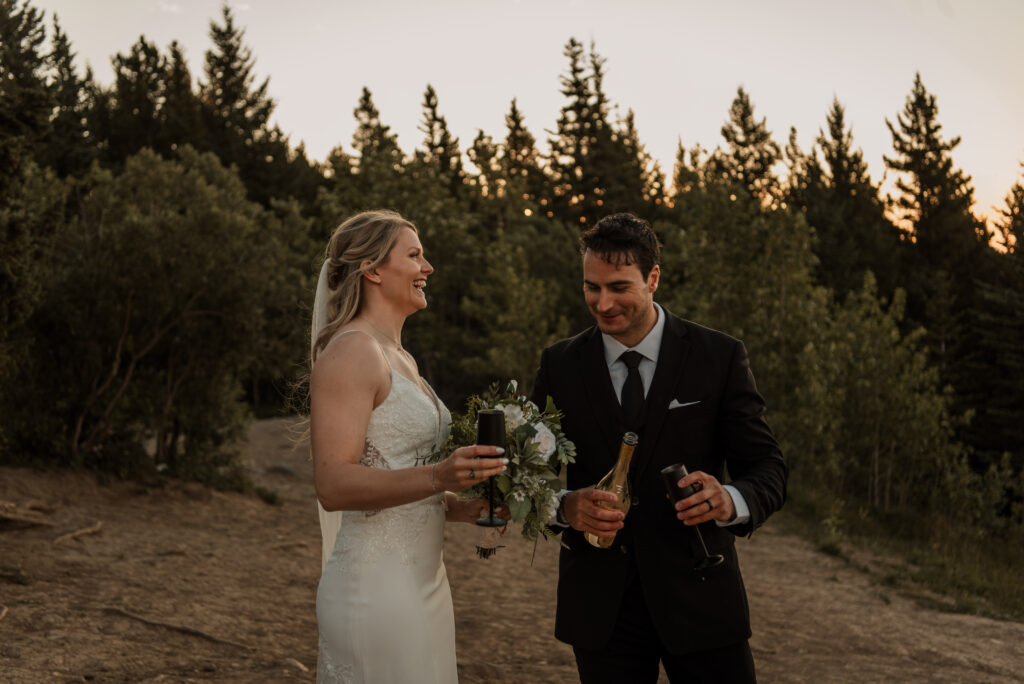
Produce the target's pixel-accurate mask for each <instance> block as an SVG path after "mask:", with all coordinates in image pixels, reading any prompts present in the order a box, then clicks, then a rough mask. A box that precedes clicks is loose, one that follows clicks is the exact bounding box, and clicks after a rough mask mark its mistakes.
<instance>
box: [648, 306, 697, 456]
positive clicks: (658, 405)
mask: <svg viewBox="0 0 1024 684" xmlns="http://www.w3.org/2000/svg"><path fill="white" fill-rule="evenodd" d="M662 310H663V311H664V307H662ZM689 352H690V342H689V340H687V339H686V326H685V325H683V322H682V321H681V320H680V319H678V318H676V317H675V316H673V315H671V314H670V313H668V312H667V311H666V312H665V330H664V333H662V337H661V349H660V350H659V351H658V367H657V369H656V370H655V371H654V380H652V381H651V389H650V391H648V392H647V423H646V426H645V428H644V432H643V436H642V437H641V439H640V449H639V452H640V453H639V455H638V461H637V464H636V466H635V467H636V472H637V474H638V475H639V474H640V473H641V472H642V469H643V468H645V467H646V466H647V464H648V463H649V462H650V460H651V456H652V455H653V454H654V447H655V445H657V443H658V436H659V434H661V429H662V428H663V427H664V425H665V419H666V418H667V417H668V405H669V402H670V401H672V398H673V397H674V396H675V389H676V385H677V384H678V380H679V375H680V373H681V372H682V369H683V365H684V364H685V363H686V357H687V355H688V354H689Z"/></svg>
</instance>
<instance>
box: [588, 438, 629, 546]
mask: <svg viewBox="0 0 1024 684" xmlns="http://www.w3.org/2000/svg"><path fill="white" fill-rule="evenodd" d="M638 441H639V439H638V438H637V436H636V433H634V432H627V433H626V434H624V435H622V445H621V446H620V447H619V460H618V461H616V462H615V467H613V468H612V469H611V470H609V471H608V474H607V475H605V476H604V477H602V478H601V481H600V482H598V483H597V485H596V486H595V487H594V489H601V490H603V491H606V492H611V493H612V494H614V495H615V496H616V497H618V500H617V501H616V502H615V503H609V502H607V501H598V502H597V505H598V506H602V507H604V508H609V509H612V510H615V511H622V514H623V516H625V515H627V514H628V513H629V506H630V495H629V463H630V461H632V460H633V450H634V449H636V444H637V442H638ZM585 536H586V538H587V541H588V542H590V543H591V545H593V546H596V547H597V548H599V549H607V548H608V547H610V546H611V545H612V543H613V542H614V541H615V537H598V536H597V535H595V534H591V533H590V532H587V533H586V535H585Z"/></svg>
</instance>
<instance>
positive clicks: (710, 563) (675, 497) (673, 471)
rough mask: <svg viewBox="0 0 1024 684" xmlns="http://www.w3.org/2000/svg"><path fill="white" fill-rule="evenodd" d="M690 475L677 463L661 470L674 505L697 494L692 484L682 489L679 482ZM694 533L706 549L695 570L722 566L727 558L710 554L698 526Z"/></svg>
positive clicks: (695, 527) (717, 554) (718, 554)
mask: <svg viewBox="0 0 1024 684" xmlns="http://www.w3.org/2000/svg"><path fill="white" fill-rule="evenodd" d="M688 474H689V471H688V470H686V466H684V465H683V464H682V463H676V464H675V465H670V466H668V467H667V468H662V469H661V476H662V477H663V478H664V479H665V489H666V490H668V498H669V499H670V500H671V501H672V503H677V502H679V501H681V500H683V499H685V498H687V497H688V496H693V495H694V494H695V493H696V492H697V488H696V487H694V486H693V485H692V484H691V485H687V486H686V487H684V488H682V489H680V488H679V481H680V480H682V479H683V478H684V477H686V476H687V475H688ZM693 531H694V532H696V533H697V539H698V540H700V547H701V548H702V549H704V558H703V559H701V560H699V561H698V562H697V565H695V566H694V567H693V569H694V570H706V569H707V568H713V567H715V566H716V565H721V564H722V562H724V561H725V556H723V555H722V554H720V553H716V554H714V555H711V554H710V553H708V547H707V544H705V543H704V536H703V535H702V534H701V533H700V528H699V527H697V526H696V525H694V526H693Z"/></svg>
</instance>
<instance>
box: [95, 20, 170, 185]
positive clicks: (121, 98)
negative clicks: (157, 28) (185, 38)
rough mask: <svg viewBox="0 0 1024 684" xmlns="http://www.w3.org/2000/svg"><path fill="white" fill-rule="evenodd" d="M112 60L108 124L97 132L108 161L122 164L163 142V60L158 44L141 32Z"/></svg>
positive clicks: (105, 122)
mask: <svg viewBox="0 0 1024 684" xmlns="http://www.w3.org/2000/svg"><path fill="white" fill-rule="evenodd" d="M111 64H112V66H113V68H114V84H113V87H112V88H111V89H110V97H109V100H107V101H106V104H107V105H108V110H107V117H106V119H105V120H104V124H105V125H104V127H103V128H102V129H101V130H99V131H97V134H98V136H99V137H100V139H101V140H103V142H104V143H105V145H104V146H103V158H104V161H105V162H106V164H107V165H110V166H113V167H120V166H121V164H123V163H124V160H125V159H127V158H128V157H130V156H131V155H133V154H135V153H136V152H138V151H139V150H141V149H142V148H144V147H147V148H150V149H156V148H157V146H158V143H159V142H160V123H161V121H160V104H161V101H162V99H163V91H164V80H163V79H164V60H163V57H162V56H161V54H160V50H159V49H158V48H157V46H156V45H155V44H153V43H151V42H149V41H148V40H146V38H145V36H139V39H138V41H136V42H135V44H134V45H132V46H131V48H130V49H129V51H128V54H121V53H118V54H116V55H114V57H113V58H112V59H111Z"/></svg>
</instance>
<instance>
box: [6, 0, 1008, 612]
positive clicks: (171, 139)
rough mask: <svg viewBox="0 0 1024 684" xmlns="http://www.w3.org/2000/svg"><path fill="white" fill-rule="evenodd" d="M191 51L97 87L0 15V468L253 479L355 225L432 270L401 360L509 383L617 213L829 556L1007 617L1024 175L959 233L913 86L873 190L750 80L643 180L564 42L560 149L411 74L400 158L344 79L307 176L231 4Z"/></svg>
mask: <svg viewBox="0 0 1024 684" xmlns="http://www.w3.org/2000/svg"><path fill="white" fill-rule="evenodd" d="M209 37H210V43H209V47H208V50H207V51H206V53H205V55H204V56H203V59H202V64H201V68H199V67H197V68H196V70H195V71H193V69H192V68H190V66H189V64H188V63H187V62H186V60H185V56H184V54H183V51H182V48H181V47H180V46H179V45H178V44H177V43H174V42H172V43H171V44H170V45H167V46H166V47H160V46H157V45H155V44H153V43H151V42H149V41H147V40H146V38H145V37H140V38H139V40H138V41H137V42H136V43H135V44H133V45H131V46H129V47H127V48H126V49H125V50H124V51H123V52H118V53H117V54H115V55H114V56H113V57H112V58H111V59H112V65H113V68H114V73H115V77H114V79H113V82H112V83H109V84H102V83H98V82H96V80H95V79H94V77H93V75H92V74H91V73H90V72H89V71H86V72H85V73H81V72H80V70H79V69H78V68H77V67H76V65H75V60H74V56H75V52H74V49H73V43H72V40H71V38H70V37H69V36H68V35H67V34H65V33H64V31H63V30H62V28H61V25H60V23H59V20H58V18H57V17H54V16H46V15H45V14H44V13H43V12H42V11H40V10H39V9H37V8H35V7H33V5H32V4H31V2H30V1H28V0H0V236H2V240H0V257H2V258H0V387H2V388H3V392H2V395H0V464H3V465H29V466H36V467H71V468H83V469H89V470H93V471H96V472H97V474H98V475H99V476H100V477H136V478H143V479H149V480H152V479H154V478H155V479H159V478H161V477H180V478H187V479H197V480H201V481H206V482H211V483H214V484H217V485H219V486H225V487H237V488H242V489H244V488H245V487H246V483H245V475H244V473H243V471H242V470H241V469H240V468H239V467H238V465H237V463H235V458H234V456H233V452H232V446H231V445H232V444H233V443H234V441H235V440H236V439H237V438H238V437H239V435H240V434H241V433H242V431H243V429H244V428H245V426H246V424H247V422H248V421H250V420H251V419H253V417H263V416H270V415H282V414H286V413H289V412H294V411H295V410H297V409H296V406H295V401H294V398H295V397H296V396H299V397H301V395H302V390H301V386H302V382H303V378H304V377H305V376H306V375H307V373H308V370H307V369H308V349H309V344H308V336H309V332H308V331H309V316H310V310H311V307H312V293H313V289H314V282H315V278H316V274H317V273H318V271H319V264H320V263H321V261H322V258H323V257H322V254H323V249H324V246H325V245H326V241H327V237H328V236H329V235H330V233H331V232H332V230H333V229H334V228H335V227H336V226H337V225H338V223H339V222H340V221H341V220H342V219H344V218H345V217H347V216H349V215H351V214H353V213H355V212H357V211H360V210H363V209H371V208H389V209H394V210H396V211H398V212H400V213H402V214H403V215H404V216H406V217H408V218H409V219H411V220H412V221H413V222H414V223H415V224H416V225H417V226H418V228H419V231H420V238H421V240H422V241H423V244H424V246H425V248H426V250H427V254H428V255H429V258H430V260H431V262H432V263H433V265H434V267H435V269H436V273H435V275H433V276H432V277H431V279H430V287H429V289H428V297H429V301H430V306H429V307H428V308H427V309H426V310H425V311H423V312H421V313H419V314H417V315H415V316H412V317H411V318H410V319H409V321H408V323H407V325H406V328H405V337H404V343H405V345H406V346H407V348H408V349H409V350H410V351H411V352H412V353H413V354H414V355H415V356H416V358H417V360H418V362H419V364H420V369H421V372H422V373H423V375H424V377H426V378H427V379H428V380H429V382H430V383H431V384H432V385H433V386H434V387H435V388H436V389H437V390H438V393H439V394H440V395H441V396H442V398H443V399H444V400H445V401H446V402H447V403H448V405H449V406H452V407H453V408H458V407H461V406H462V405H463V403H464V401H465V399H466V397H467V396H468V395H469V394H471V393H475V392H479V391H481V390H482V389H484V388H485V387H486V386H487V385H488V384H489V383H491V382H493V381H495V380H499V379H510V378H515V379H518V380H519V381H520V382H521V383H522V384H523V385H524V386H526V387H529V385H530V384H531V381H532V377H533V373H534V370H535V368H536V365H537V363H538V360H539V358H540V350H541V349H542V348H543V347H545V346H546V345H548V344H550V343H552V342H553V341H555V340H557V339H560V338H562V337H565V336H568V335H569V334H573V333H575V332H577V331H579V330H581V329H583V328H584V327H586V326H588V325H590V324H591V322H592V319H591V318H590V316H589V313H588V312H587V310H586V308H585V306H584V303H583V297H582V295H581V285H580V283H581V266H580V259H579V255H578V252H577V248H576V240H577V236H578V234H579V232H580V231H581V230H582V229H585V228H586V227H588V226H590V225H592V224H593V223H594V222H595V221H596V220H598V219H599V218H601V217H602V216H604V215H607V214H610V213H614V212H619V211H628V212H632V213H635V214H637V215H639V216H642V217H644V218H647V219H648V220H650V221H651V223H652V225H653V226H654V228H655V230H656V232H657V233H658V235H659V237H660V239H661V241H662V243H663V245H664V247H663V253H662V272H663V275H662V281H661V286H660V288H659V290H658V294H657V299H658V301H659V302H660V303H661V304H662V305H663V306H665V307H666V308H667V309H668V310H670V311H672V312H673V313H676V314H678V315H681V316H683V317H685V318H688V319H691V320H694V321H696V322H699V323H701V324H703V325H707V326H710V327H713V328H717V329H720V330H723V331H725V332H727V333H729V334H731V335H734V336H736V337H739V338H741V339H742V340H744V342H745V343H746V345H747V348H748V350H749V353H750V359H751V364H752V367H753V370H754V373H755V376H756V378H757V381H758V385H759V388H760V390H761V392H762V394H763V395H764V396H765V398H766V400H767V402H768V407H769V413H768V419H769V422H770V423H771V425H772V428H773V429H774V431H775V433H776V435H777V436H778V438H779V440H780V442H781V443H782V446H783V453H784V454H785V456H786V458H787V461H788V463H789V465H790V468H791V479H790V502H789V505H788V509H790V510H792V511H793V512H795V513H797V514H799V515H800V516H802V518H803V519H804V520H806V521H808V522H807V523H806V524H807V526H808V529H809V530H810V534H812V536H814V537H815V538H816V539H819V540H820V541H821V545H822V548H825V549H826V550H828V549H831V550H833V552H835V553H842V551H841V550H840V549H841V548H842V545H841V542H844V541H849V540H853V539H861V540H868V541H869V542H870V543H877V544H883V545H884V544H886V543H889V544H890V547H889V548H896V549H899V550H900V551H901V552H904V553H906V554H907V555H908V556H909V557H911V559H912V560H913V561H914V563H916V564H917V567H918V568H919V569H920V573H921V574H920V576H917V577H914V578H911V579H913V580H914V581H922V580H925V581H926V580H927V578H928V577H927V576H931V577H935V578H939V579H938V580H937V581H939V583H940V584H941V585H942V586H943V587H944V589H945V590H946V591H947V593H948V594H950V595H952V596H953V597H954V599H955V601H956V606H957V607H958V608H959V609H963V610H977V611H982V612H987V613H990V614H996V615H1016V616H1017V617H1018V618H1020V617H1024V588H1022V587H1021V586H1020V582H1019V574H1017V573H1019V567H1020V563H1021V562H1022V561H1024V550H1022V547H1024V544H1022V542H1024V306H1022V304H1021V293H1022V292H1024V175H1022V176H1021V177H1020V178H1019V179H1017V181H1016V182H1015V183H1014V184H1013V185H1012V186H1011V187H1008V188H1007V192H1006V197H1005V206H1003V207H1002V208H1001V212H1000V214H999V215H998V216H997V217H996V218H995V219H994V220H993V221H991V222H990V223H986V222H984V221H982V220H980V219H979V218H978V217H976V216H975V215H974V214H973V213H972V211H971V206H972V204H973V202H974V188H973V186H972V180H971V177H970V176H969V175H968V174H967V173H965V171H964V170H962V169H960V168H958V167H957V166H956V163H955V161H954V154H955V151H956V148H957V145H958V144H959V142H960V138H959V137H957V136H956V135H955V134H950V133H947V132H946V131H944V130H943V127H942V125H941V123H940V117H939V114H940V110H939V103H940V97H939V96H938V95H937V94H935V93H932V92H930V91H929V90H928V88H927V87H926V85H925V83H924V82H923V81H922V79H921V77H920V76H919V75H915V74H908V75H907V82H908V92H907V95H906V99H905V100H904V101H903V102H894V103H893V107H892V115H891V117H889V118H888V119H887V120H886V124H887V125H888V129H889V131H890V132H891V136H892V149H891V152H890V154H888V155H887V156H886V157H885V164H886V166H887V169H888V172H889V173H890V174H892V176H893V177H895V178H897V179H898V182H897V186H896V190H895V191H894V192H893V193H891V194H888V193H887V194H883V193H882V191H881V190H880V183H879V181H878V180H876V179H872V178H871V177H870V175H869V174H868V167H867V163H866V162H865V160H864V157H863V154H862V152H861V150H860V149H859V148H858V146H857V143H856V141H855V140H854V139H853V136H852V133H851V129H850V126H849V124H848V122H847V120H846V115H845V110H844V106H843V103H842V102H841V101H840V100H838V99H837V100H835V101H834V102H833V103H832V106H831V108H829V109H828V111H824V112H822V120H821V127H820V129H819V131H818V134H817V137H816V139H815V142H814V144H813V146H812V147H811V148H810V149H800V147H799V146H798V145H797V143H796V131H795V130H790V131H788V132H786V133H783V134H781V135H780V134H779V133H778V132H777V131H773V130H772V129H771V127H770V125H769V122H768V121H766V119H765V118H764V117H760V116H758V113H757V110H756V107H755V105H754V103H753V102H752V101H751V99H750V97H749V95H748V93H747V92H746V91H745V90H744V89H743V88H738V89H737V91H736V96H735V99H734V100H733V102H732V105H731V107H730V108H729V110H728V111H724V112H722V115H723V123H722V128H721V140H720V141H719V142H718V144H717V145H716V146H715V148H714V149H704V148H702V147H700V146H693V147H690V148H686V147H684V146H683V145H680V147H679V149H678V153H677V157H676V160H675V166H674V168H672V169H663V168H660V167H659V165H658V164H657V163H656V162H655V161H654V160H653V159H652V158H651V157H650V155H649V154H648V153H647V152H646V150H645V148H644V145H643V143H642V142H641V135H640V132H639V131H638V130H637V128H636V126H635V122H634V117H633V115H632V113H631V112H629V111H628V110H626V111H627V113H626V115H625V116H623V117H617V116H613V112H614V111H617V109H616V108H615V107H613V105H612V103H611V102H610V101H609V98H608V96H607V95H606V93H605V91H604V86H603V79H604V75H605V69H606V63H605V60H604V58H603V57H602V56H601V55H600V54H599V52H598V51H597V46H595V45H593V44H591V45H589V46H587V45H584V44H583V43H581V42H579V41H578V40H576V39H573V38H570V39H569V40H568V41H567V42H566V44H565V46H564V59H565V62H564V71H563V72H562V73H561V74H560V81H559V82H560V84H561V94H562V96H563V106H562V107H561V110H560V111H559V112H558V113H557V116H558V118H557V125H556V127H555V130H552V131H544V132H542V133H538V132H537V131H531V130H530V127H529V125H528V122H527V121H525V119H524V116H523V114H522V112H521V111H520V110H519V108H518V107H517V103H516V100H515V99H511V101H510V102H509V105H508V112H507V114H506V116H505V123H506V126H505V129H504V130H502V131H491V132H484V131H480V132H479V133H478V134H477V135H476V137H475V138H474V139H473V140H471V141H465V140H463V141H460V140H459V139H458V138H456V137H455V136H453V135H452V133H451V131H450V130H449V128H448V124H447V121H446V119H445V116H444V113H443V112H444V108H443V103H442V102H439V100H438V96H437V93H436V92H435V90H434V88H432V87H431V86H430V85H429V84H427V85H425V90H424V93H423V100H422V123H421V127H420V130H421V131H422V134H423V138H422V141H421V142H420V144H419V145H418V146H417V147H416V149H414V150H405V149H402V148H400V146H399V144H398V142H397V137H396V135H395V134H394V133H393V132H392V131H391V130H390V128H389V126H388V124H387V123H386V122H387V114H386V113H382V112H380V111H378V109H377V107H376V106H375V104H374V98H373V94H372V93H371V92H370V90H368V89H364V90H363V92H362V95H361V97H360V98H359V100H358V102H355V103H353V105H354V111H353V115H354V117H355V122H356V130H355V134H354V136H353V139H352V140H351V141H350V143H349V149H351V150H353V152H346V151H345V150H344V149H343V148H342V146H341V145H339V146H338V147H337V148H335V150H334V151H333V152H332V153H331V154H330V155H329V156H328V157H327V159H325V160H323V161H318V160H313V159H310V158H309V157H308V155H307V154H306V151H305V150H304V148H303V146H302V145H293V144H292V142H291V141H290V140H289V137H288V136H287V135H286V134H285V133H283V132H282V131H281V130H280V129H279V128H278V127H277V126H275V125H274V124H273V123H272V115H273V112H274V107H275V102H274V99H273V97H272V95H271V89H270V84H269V83H268V81H267V80H263V81H259V80H258V79H257V78H256V76H255V69H254V66H255V63H256V56H255V55H254V54H253V53H252V51H251V50H250V49H249V48H248V47H247V45H246V42H245V37H244V29H243V27H241V26H239V25H238V24H237V23H236V18H235V17H234V15H233V14H232V11H231V10H230V9H229V8H228V7H227V6H225V7H223V8H222V10H221V12H220V14H219V15H218V16H217V18H216V19H215V20H213V21H212V22H211V23H210V30H209ZM626 104H628V103H626ZM683 134H684V136H685V132H683ZM1021 153H1022V154H1024V150H1022V151H1021ZM1011 181H1012V179H1011ZM296 386H298V388H299V389H298V390H297V391H296V389H295V388H296ZM299 410H301V407H300V409H299ZM879 540H881V541H879ZM886 540H888V541H886ZM1014 568H1016V570H1015V569H1014ZM1014 578H1015V579H1014Z"/></svg>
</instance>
